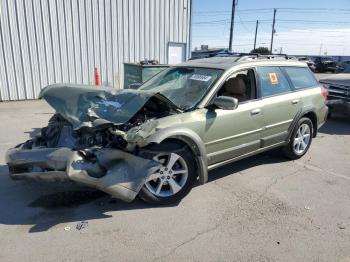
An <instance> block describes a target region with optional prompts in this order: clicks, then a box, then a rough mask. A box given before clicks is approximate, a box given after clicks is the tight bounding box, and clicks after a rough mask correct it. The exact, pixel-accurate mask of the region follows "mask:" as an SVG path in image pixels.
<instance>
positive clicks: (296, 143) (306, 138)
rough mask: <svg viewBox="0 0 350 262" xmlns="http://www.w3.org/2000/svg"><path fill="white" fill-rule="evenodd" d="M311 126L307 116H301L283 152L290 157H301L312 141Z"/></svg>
mask: <svg viewBox="0 0 350 262" xmlns="http://www.w3.org/2000/svg"><path fill="white" fill-rule="evenodd" d="M312 134H313V126H312V122H311V120H310V119H309V118H306V117H303V118H301V119H300V120H299V122H298V124H297V125H296V127H295V128H294V130H293V133H292V137H291V139H290V141H289V143H288V145H287V146H285V147H284V148H283V153H284V155H285V156H286V157H288V158H290V159H293V160H294V159H298V158H301V157H302V156H303V155H305V154H306V152H307V151H308V150H309V147H310V145H311V141H312Z"/></svg>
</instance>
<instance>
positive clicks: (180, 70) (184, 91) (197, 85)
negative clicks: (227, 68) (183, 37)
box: [139, 67, 223, 110]
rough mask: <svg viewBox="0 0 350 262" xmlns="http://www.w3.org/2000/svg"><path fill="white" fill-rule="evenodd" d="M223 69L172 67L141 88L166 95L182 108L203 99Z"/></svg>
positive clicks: (189, 106)
mask: <svg viewBox="0 0 350 262" xmlns="http://www.w3.org/2000/svg"><path fill="white" fill-rule="evenodd" d="M222 73H223V70H219V69H209V68H195V67H175V68H174V67H172V68H169V69H167V70H165V71H163V72H162V73H160V74H158V75H156V76H155V77H153V78H151V79H150V80H149V81H147V82H146V83H144V84H143V85H142V86H141V87H140V88H139V89H140V90H150V91H152V92H157V93H160V94H162V95H163V96H165V97H166V98H167V99H169V100H170V101H171V102H173V103H174V104H175V105H176V106H178V107H179V108H181V109H182V110H188V109H191V108H193V107H194V106H195V105H196V104H197V103H198V102H200V101H201V99H202V98H203V96H204V95H205V94H206V93H207V91H208V90H209V89H210V88H211V86H212V85H213V83H214V82H215V81H216V80H217V79H218V78H219V77H220V76H221V74H222Z"/></svg>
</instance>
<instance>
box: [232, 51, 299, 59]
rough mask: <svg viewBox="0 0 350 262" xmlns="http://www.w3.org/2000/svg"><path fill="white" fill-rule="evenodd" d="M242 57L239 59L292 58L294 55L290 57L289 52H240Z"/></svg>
mask: <svg viewBox="0 0 350 262" xmlns="http://www.w3.org/2000/svg"><path fill="white" fill-rule="evenodd" d="M238 56H240V58H239V59H238V60H237V61H244V60H255V59H256V60H257V59H271V60H272V59H285V60H288V59H292V57H289V56H288V55H287V54H269V55H262V54H256V53H252V54H242V55H241V54H238Z"/></svg>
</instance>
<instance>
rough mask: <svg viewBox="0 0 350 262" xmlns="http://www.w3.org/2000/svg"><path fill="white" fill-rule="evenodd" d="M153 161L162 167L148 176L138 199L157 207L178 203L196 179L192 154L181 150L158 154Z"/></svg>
mask: <svg viewBox="0 0 350 262" xmlns="http://www.w3.org/2000/svg"><path fill="white" fill-rule="evenodd" d="M153 160H155V161H157V162H160V163H161V164H162V166H161V167H160V168H159V169H158V170H157V171H155V172H154V173H153V174H152V175H150V176H149V178H148V180H147V181H146V183H145V185H144V186H143V188H142V189H141V191H140V194H139V196H140V198H141V199H142V200H144V201H145V202H147V203H150V204H157V205H167V204H173V203H176V202H179V201H180V200H181V199H182V198H183V197H185V196H186V195H187V194H188V193H189V192H190V191H191V188H192V185H193V183H194V181H195V180H196V177H197V172H196V169H195V164H194V158H193V155H192V153H191V152H190V151H189V150H186V149H182V150H179V151H176V152H169V153H168V152H166V153H160V154H158V155H156V156H155V157H154V158H153Z"/></svg>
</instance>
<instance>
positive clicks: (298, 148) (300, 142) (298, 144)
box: [293, 124, 311, 155]
mask: <svg viewBox="0 0 350 262" xmlns="http://www.w3.org/2000/svg"><path fill="white" fill-rule="evenodd" d="M310 136H311V130H310V127H309V125H307V124H302V125H300V126H299V128H298V131H297V133H296V134H295V136H294V141H293V149H294V151H295V153H297V154H299V155H300V154H303V153H304V152H305V150H306V148H307V146H308V145H309V143H310Z"/></svg>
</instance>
